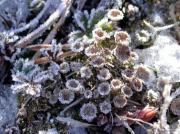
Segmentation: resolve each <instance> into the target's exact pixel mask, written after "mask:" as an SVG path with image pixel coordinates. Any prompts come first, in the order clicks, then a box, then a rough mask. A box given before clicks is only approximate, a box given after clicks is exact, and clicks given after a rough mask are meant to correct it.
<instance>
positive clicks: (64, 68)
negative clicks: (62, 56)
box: [60, 61, 70, 74]
mask: <svg viewBox="0 0 180 134" xmlns="http://www.w3.org/2000/svg"><path fill="white" fill-rule="evenodd" d="M69 71H70V66H69V63H67V62H65V61H64V62H63V63H61V64H60V72H61V73H64V74H65V73H67V72H69Z"/></svg>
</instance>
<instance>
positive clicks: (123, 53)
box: [114, 45, 131, 62]
mask: <svg viewBox="0 0 180 134" xmlns="http://www.w3.org/2000/svg"><path fill="white" fill-rule="evenodd" d="M114 55H115V56H116V58H117V59H118V60H119V61H121V62H124V61H127V60H129V58H130V56H131V52H130V48H129V47H128V46H126V45H118V46H117V47H116V48H115V50H114Z"/></svg>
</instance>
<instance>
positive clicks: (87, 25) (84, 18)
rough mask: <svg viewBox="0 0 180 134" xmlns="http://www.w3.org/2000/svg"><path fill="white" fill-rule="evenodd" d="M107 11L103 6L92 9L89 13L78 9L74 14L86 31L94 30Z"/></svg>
mask: <svg viewBox="0 0 180 134" xmlns="http://www.w3.org/2000/svg"><path fill="white" fill-rule="evenodd" d="M105 13H106V11H105V10H104V9H103V8H98V9H92V10H91V13H90V14H89V13H88V11H86V10H85V11H84V12H82V11H77V12H76V13H75V14H74V20H75V22H76V24H77V25H78V26H79V27H80V28H81V29H82V30H84V31H86V30H88V29H89V30H90V29H91V30H92V29H93V28H94V26H95V24H97V23H98V21H99V20H101V19H103V17H104V15H105Z"/></svg>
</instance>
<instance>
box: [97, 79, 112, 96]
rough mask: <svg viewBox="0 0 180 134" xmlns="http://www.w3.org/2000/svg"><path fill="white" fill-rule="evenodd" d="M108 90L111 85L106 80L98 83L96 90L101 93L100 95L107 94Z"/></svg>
mask: <svg viewBox="0 0 180 134" xmlns="http://www.w3.org/2000/svg"><path fill="white" fill-rule="evenodd" d="M110 91H111V87H110V84H109V83H108V82H102V83H101V84H99V86H98V92H99V94H100V95H102V96H104V95H108V94H109V93H110Z"/></svg>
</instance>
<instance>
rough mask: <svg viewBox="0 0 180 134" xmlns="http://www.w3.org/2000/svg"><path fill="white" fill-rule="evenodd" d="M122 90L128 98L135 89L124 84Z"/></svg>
mask: <svg viewBox="0 0 180 134" xmlns="http://www.w3.org/2000/svg"><path fill="white" fill-rule="evenodd" d="M121 92H122V93H123V95H124V96H126V97H127V98H130V97H131V96H132V95H133V91H132V89H131V88H130V87H129V86H127V85H124V86H123V87H122V88H121Z"/></svg>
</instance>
